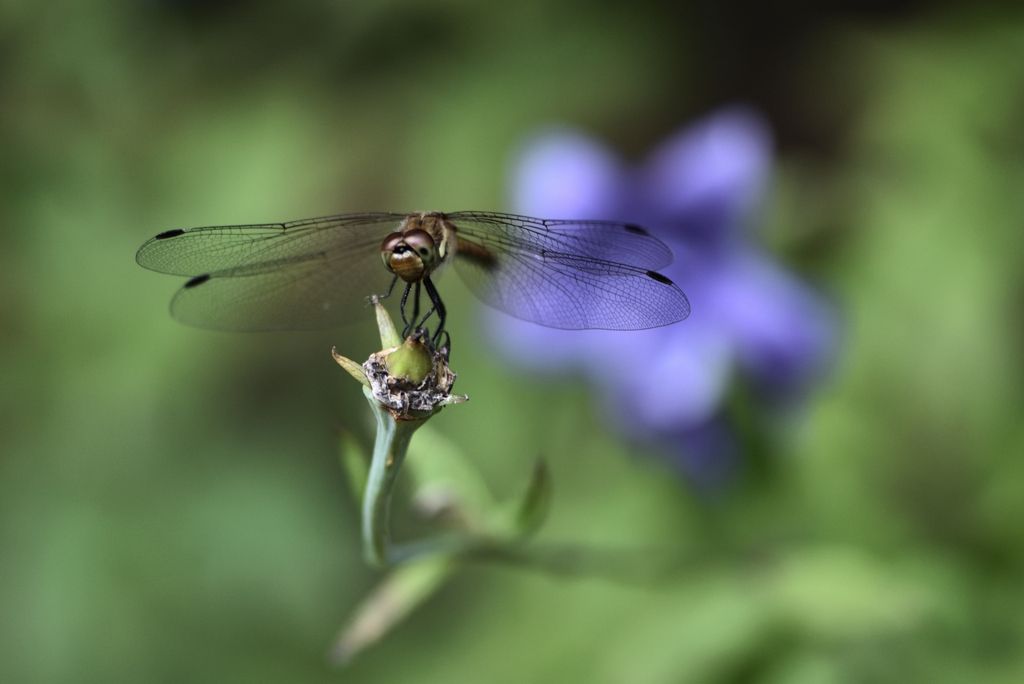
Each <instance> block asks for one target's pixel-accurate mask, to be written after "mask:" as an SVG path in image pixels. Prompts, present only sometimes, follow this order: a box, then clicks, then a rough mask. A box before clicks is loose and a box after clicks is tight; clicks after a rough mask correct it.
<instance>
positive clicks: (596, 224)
mask: <svg viewBox="0 0 1024 684" xmlns="http://www.w3.org/2000/svg"><path fill="white" fill-rule="evenodd" d="M446 218H447V219H448V220H449V221H451V222H452V223H454V224H455V225H456V227H458V228H461V229H462V231H461V232H463V233H465V234H467V235H471V236H473V237H477V238H479V239H481V240H482V239H487V240H488V241H489V242H490V243H491V244H492V245H498V246H507V247H511V246H513V245H514V246H516V247H517V248H518V249H520V250H523V251H529V252H533V253H535V254H542V253H545V252H560V253H563V254H575V255H578V256H581V257H590V258H592V259H597V260H603V261H613V262H615V263H619V264H625V265H627V266H635V267H637V268H642V269H644V270H654V271H656V270H659V269H662V268H665V267H666V266H668V265H669V264H671V263H672V250H671V249H669V248H668V245H666V244H665V243H664V242H662V241H661V240H659V239H658V238H656V237H654V236H653V235H651V234H650V233H648V232H647V231H646V230H645V229H644V228H641V227H640V226H636V225H633V224H630V223H614V222H611V221H553V220H547V219H536V218H530V217H528V216H516V215H514V214H499V213H490V212H479V211H463V212H458V213H454V214H447V215H446Z"/></svg>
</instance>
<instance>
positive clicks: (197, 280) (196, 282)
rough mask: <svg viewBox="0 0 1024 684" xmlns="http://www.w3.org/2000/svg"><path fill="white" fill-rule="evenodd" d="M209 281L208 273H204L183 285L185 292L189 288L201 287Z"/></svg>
mask: <svg viewBox="0 0 1024 684" xmlns="http://www.w3.org/2000/svg"><path fill="white" fill-rule="evenodd" d="M209 279H210V274H209V273H204V274H203V275H201V276H196V277H195V278H193V279H192V280H190V281H188V282H187V283H185V289H186V290H187V289H188V288H190V287H195V286H196V285H202V284H203V283H205V282H206V281H207V280H209Z"/></svg>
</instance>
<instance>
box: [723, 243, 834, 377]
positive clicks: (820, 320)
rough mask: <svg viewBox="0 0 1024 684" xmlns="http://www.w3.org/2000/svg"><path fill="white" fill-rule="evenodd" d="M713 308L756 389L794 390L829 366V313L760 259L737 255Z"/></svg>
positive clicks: (831, 318)
mask: <svg viewBox="0 0 1024 684" xmlns="http://www.w3.org/2000/svg"><path fill="white" fill-rule="evenodd" d="M715 306H716V307H718V308H719V311H721V313H722V316H723V317H724V318H725V319H726V323H727V325H729V327H730V328H731V330H732V332H733V334H734V336H735V338H736V340H737V344H738V352H739V361H740V363H741V364H742V365H743V367H744V369H745V370H746V371H747V372H748V373H750V374H751V375H752V376H753V377H754V379H755V380H757V381H758V383H759V384H760V385H762V386H768V387H776V388H778V389H779V390H783V391H785V390H788V389H792V388H796V387H799V386H800V385H802V384H804V383H806V381H808V380H809V379H811V378H813V377H814V376H815V375H818V374H820V373H821V372H822V371H824V369H825V368H826V366H827V365H828V362H829V360H830V357H831V354H832V349H833V348H834V347H835V342H836V340H835V331H836V321H835V316H834V313H833V311H832V309H831V308H829V307H828V306H826V304H825V302H824V301H823V300H822V298H820V297H819V296H817V295H815V294H814V293H812V292H811V290H809V289H808V288H807V287H806V286H804V285H803V284H802V283H800V282H799V281H798V280H797V279H796V278H795V277H794V276H793V275H791V274H790V273H788V272H786V271H784V270H783V269H782V268H781V267H780V266H778V265H777V264H775V263H773V262H772V261H769V260H768V259H767V258H765V257H764V256H762V255H760V254H757V253H754V252H753V251H751V250H746V251H744V252H741V253H740V254H739V255H737V258H735V259H734V261H733V264H732V267H731V268H730V273H729V277H725V278H722V280H721V288H720V291H719V293H718V297H717V298H716V301H715Z"/></svg>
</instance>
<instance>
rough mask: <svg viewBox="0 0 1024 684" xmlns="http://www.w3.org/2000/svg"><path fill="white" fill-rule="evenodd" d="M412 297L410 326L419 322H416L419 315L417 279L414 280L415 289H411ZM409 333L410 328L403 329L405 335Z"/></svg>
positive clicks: (410, 331) (418, 285)
mask: <svg viewBox="0 0 1024 684" xmlns="http://www.w3.org/2000/svg"><path fill="white" fill-rule="evenodd" d="M412 299H413V301H412V318H411V320H412V326H418V325H419V324H417V323H416V321H417V320H419V317H420V282H419V281H418V280H417V281H416V289H415V290H414V291H413V295H412ZM412 326H411V327H412ZM411 334H412V330H406V331H405V335H406V337H408V336H409V335H411Z"/></svg>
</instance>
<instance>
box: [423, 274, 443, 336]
mask: <svg viewBox="0 0 1024 684" xmlns="http://www.w3.org/2000/svg"><path fill="white" fill-rule="evenodd" d="M423 287H424V288H426V290H427V296H428V297H430V301H431V302H432V303H433V306H432V307H430V313H428V314H427V316H429V315H430V314H431V313H433V312H434V310H435V309H436V310H437V319H438V324H437V331H436V332H435V333H434V343H435V344H436V343H437V341H438V340H439V339H441V333H443V332H444V322H445V319H446V318H447V317H448V311H447V309H445V308H444V302H442V301H441V295H439V294H438V293H437V288H435V287H434V283H432V282H431V281H430V276H427V277H425V278H423ZM424 320H426V317H424Z"/></svg>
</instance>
